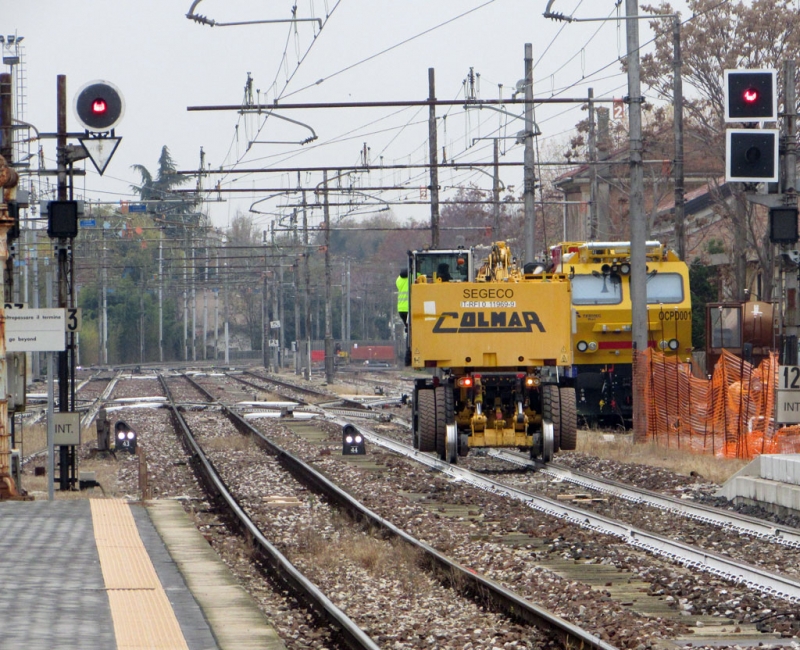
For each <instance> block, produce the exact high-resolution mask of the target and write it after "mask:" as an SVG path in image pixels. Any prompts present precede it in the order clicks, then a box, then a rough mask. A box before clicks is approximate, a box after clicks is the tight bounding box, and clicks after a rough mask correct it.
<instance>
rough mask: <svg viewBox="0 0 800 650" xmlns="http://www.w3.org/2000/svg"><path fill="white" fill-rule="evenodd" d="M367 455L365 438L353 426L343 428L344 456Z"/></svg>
mask: <svg viewBox="0 0 800 650" xmlns="http://www.w3.org/2000/svg"><path fill="white" fill-rule="evenodd" d="M366 453H367V447H366V445H365V444H364V436H362V435H361V432H359V430H358V429H356V428H355V427H354V426H353V425H352V424H345V425H344V426H343V427H342V456H363V455H365V454H366Z"/></svg>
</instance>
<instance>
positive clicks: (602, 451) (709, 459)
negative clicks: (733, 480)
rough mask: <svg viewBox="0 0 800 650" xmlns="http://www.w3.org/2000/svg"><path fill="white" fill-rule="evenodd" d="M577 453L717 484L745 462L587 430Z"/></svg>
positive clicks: (580, 437)
mask: <svg viewBox="0 0 800 650" xmlns="http://www.w3.org/2000/svg"><path fill="white" fill-rule="evenodd" d="M577 451H579V452H583V453H585V454H589V455H591V456H597V457H598V458H605V459H608V460H616V461H619V462H621V463H639V464H641V465H652V466H654V467H663V468H665V469H669V470H671V471H673V472H675V473H676V474H683V475H685V476H689V475H691V474H692V472H694V473H696V474H699V475H700V476H702V477H704V478H705V479H707V480H709V481H712V482H714V483H720V484H721V483H724V482H725V481H727V480H728V479H729V478H730V477H731V476H732V475H733V474H735V473H736V472H738V471H739V470H740V469H741V468H742V467H744V466H745V465H747V463H748V462H749V461H746V460H732V459H727V458H717V457H716V456H711V455H708V454H699V453H696V452H691V451H681V450H679V449H666V448H664V447H659V446H657V445H656V444H655V443H644V444H636V445H634V444H633V435H632V434H630V433H626V434H620V433H603V432H599V431H588V430H582V431H580V432H579V434H578V448H577Z"/></svg>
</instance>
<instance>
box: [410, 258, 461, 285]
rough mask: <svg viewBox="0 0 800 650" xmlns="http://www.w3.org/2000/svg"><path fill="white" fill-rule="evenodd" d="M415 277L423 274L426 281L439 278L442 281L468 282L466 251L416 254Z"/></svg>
mask: <svg viewBox="0 0 800 650" xmlns="http://www.w3.org/2000/svg"><path fill="white" fill-rule="evenodd" d="M415 270H416V273H417V277H419V276H420V275H425V276H426V277H427V278H428V282H435V281H436V280H437V279H441V281H442V282H469V281H470V278H469V264H468V258H467V253H466V252H464V253H461V254H460V253H458V252H447V253H445V252H441V253H427V254H424V255H417V257H416V269H415Z"/></svg>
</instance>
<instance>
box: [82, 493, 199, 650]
mask: <svg viewBox="0 0 800 650" xmlns="http://www.w3.org/2000/svg"><path fill="white" fill-rule="evenodd" d="M90 502H91V507H92V523H93V525H94V536H95V539H96V540H97V552H98V554H99V556H100V567H101V569H102V571H103V580H104V581H105V584H106V589H107V591H108V600H109V603H110V605H111V616H112V618H113V620H114V634H115V636H116V639H117V648H118V649H119V650H167V649H169V650H183V649H185V650H188V646H187V644H186V640H185V639H184V637H183V633H182V632H181V628H180V625H179V624H178V619H177V618H176V617H175V612H174V611H173V610H172V605H171V604H170V602H169V599H168V598H167V594H166V593H165V592H164V589H163V587H162V586H161V582H160V581H159V579H158V576H157V575H156V571H155V568H154V567H153V563H152V562H151V561H150V556H149V555H148V554H147V551H146V550H145V548H144V544H142V540H141V538H140V537H139V531H138V530H137V528H136V522H135V521H134V519H133V513H131V510H130V507H129V506H128V504H127V503H125V502H124V501H120V500H116V499H91V500H90Z"/></svg>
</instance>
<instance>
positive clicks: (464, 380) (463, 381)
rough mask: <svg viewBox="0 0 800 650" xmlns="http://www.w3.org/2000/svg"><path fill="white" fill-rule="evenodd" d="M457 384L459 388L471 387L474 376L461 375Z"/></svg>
mask: <svg viewBox="0 0 800 650" xmlns="http://www.w3.org/2000/svg"><path fill="white" fill-rule="evenodd" d="M456 385H457V386H458V387H459V388H470V387H471V386H472V377H459V378H458V380H457V381H456Z"/></svg>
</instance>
